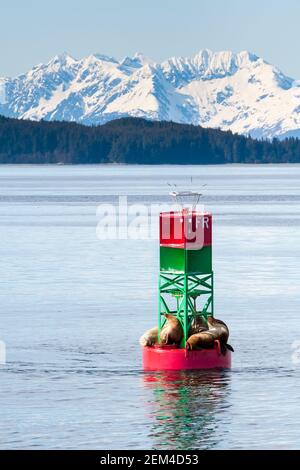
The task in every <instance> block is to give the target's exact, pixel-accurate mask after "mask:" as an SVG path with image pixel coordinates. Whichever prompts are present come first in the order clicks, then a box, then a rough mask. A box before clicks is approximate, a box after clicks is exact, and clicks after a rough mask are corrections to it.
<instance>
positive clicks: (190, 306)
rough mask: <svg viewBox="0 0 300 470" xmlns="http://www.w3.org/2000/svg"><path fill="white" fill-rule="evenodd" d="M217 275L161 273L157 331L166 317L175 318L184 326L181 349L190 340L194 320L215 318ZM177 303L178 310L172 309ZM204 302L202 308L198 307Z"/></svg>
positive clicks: (176, 308)
mask: <svg viewBox="0 0 300 470" xmlns="http://www.w3.org/2000/svg"><path fill="white" fill-rule="evenodd" d="M213 285H214V274H213V272H211V273H208V274H202V273H188V274H187V273H182V274H176V273H171V272H162V271H161V272H160V275H159V284H158V290H159V295H158V329H159V334H160V331H161V329H162V327H163V325H164V323H165V321H166V319H165V317H164V314H165V313H170V314H172V315H175V316H176V317H177V318H178V319H179V321H180V322H181V324H182V328H183V332H184V337H183V340H182V346H183V347H185V343H186V341H187V339H188V332H189V328H190V325H191V323H192V321H193V319H194V318H195V317H199V316H201V317H202V318H203V319H204V321H205V322H207V317H209V316H213V315H214V289H213ZM174 299H175V300H176V307H175V308H174V306H172V305H171V301H172V303H173V304H174ZM199 300H200V301H202V306H199V305H197V303H198V304H199V303H200V302H198V301H199Z"/></svg>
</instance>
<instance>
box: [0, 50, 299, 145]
mask: <svg viewBox="0 0 300 470" xmlns="http://www.w3.org/2000/svg"><path fill="white" fill-rule="evenodd" d="M299 83H300V81H296V80H294V79H292V78H290V77H288V76H286V75H285V74H284V73H283V72H282V71H280V70H279V69H278V68H276V67H274V66H273V65H271V64H269V63H268V62H266V61H265V60H264V59H262V58H260V57H258V56H256V55H255V54H253V53H250V52H248V51H242V52H239V53H237V54H235V53H233V52H231V51H221V52H213V51H211V50H209V49H203V50H200V51H199V52H198V53H197V54H196V55H194V56H193V57H171V58H170V59H167V60H165V61H163V62H162V63H155V62H154V61H153V60H152V59H149V58H147V57H145V56H144V55H143V54H142V53H136V54H134V55H133V56H132V57H131V56H126V57H125V58H124V59H123V60H121V61H119V60H117V59H116V58H114V57H111V56H107V55H104V54H99V53H96V54H91V55H89V56H87V57H84V58H82V59H75V58H73V57H72V56H71V55H69V54H67V53H62V54H59V55H57V56H55V57H54V58H53V59H51V60H50V61H49V62H48V63H46V64H39V65H37V66H35V67H33V68H32V69H31V70H30V71H29V72H28V73H25V74H22V75H20V76H18V77H16V78H0V114H3V115H5V116H9V117H17V118H28V119H36V120H39V119H45V120H54V119H56V120H69V121H77V122H81V123H85V124H93V125H95V124H102V123H104V122H107V121H109V120H111V119H115V118H118V117H124V116H139V117H145V118H147V119H154V120H169V121H175V122H183V123H192V124H200V125H202V126H205V127H218V128H221V129H224V130H229V129H230V130H232V131H233V132H238V133H241V134H251V135H253V136H255V137H268V138H271V137H274V136H278V137H283V136H286V135H289V136H290V135H299V134H300V85H299Z"/></svg>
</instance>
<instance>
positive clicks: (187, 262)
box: [140, 191, 233, 371]
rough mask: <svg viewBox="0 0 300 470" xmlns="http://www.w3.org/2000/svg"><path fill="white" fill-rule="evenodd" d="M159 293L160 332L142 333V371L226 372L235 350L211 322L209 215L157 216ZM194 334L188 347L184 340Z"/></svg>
mask: <svg viewBox="0 0 300 470" xmlns="http://www.w3.org/2000/svg"><path fill="white" fill-rule="evenodd" d="M171 195H172V196H175V197H176V199H177V200H178V199H179V198H184V197H185V196H194V197H196V198H197V202H198V200H199V197H200V196H201V194H199V193H195V192H186V191H185V192H173V193H171ZM158 290H159V293H158V329H157V330H154V329H153V330H150V331H152V336H151V335H149V332H146V337H147V338H148V337H149V338H150V337H151V338H150V339H149V340H148V342H147V341H146V340H145V335H143V336H142V338H141V340H140V343H141V345H142V351H143V367H144V370H146V371H153V370H187V369H212V368H230V367H231V351H232V350H233V349H232V347H231V346H230V345H227V339H228V335H224V327H221V328H218V325H225V324H224V323H223V322H221V321H219V320H214V273H213V269H212V214H211V213H207V212H204V211H197V210H196V209H195V208H194V207H193V208H192V209H191V210H189V209H187V208H184V207H182V209H181V210H178V211H173V212H162V213H161V214H160V271H159V288H158ZM225 327H226V325H225ZM172 328H174V330H172ZM226 328H227V327H226ZM219 331H220V334H219V333H218V332H219ZM153 332H154V335H153ZM202 332H203V335H201V333H202ZM204 333H205V334H204ZM195 334H196V335H197V336H196V337H195V336H194V338H192V340H191V344H192V347H191V346H190V345H189V342H188V339H189V337H192V335H195ZM147 335H148V336H147ZM153 338H155V341H154V340H153ZM198 338H199V341H197V339H198ZM203 338H208V340H207V341H203Z"/></svg>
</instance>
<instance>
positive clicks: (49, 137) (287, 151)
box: [0, 116, 300, 164]
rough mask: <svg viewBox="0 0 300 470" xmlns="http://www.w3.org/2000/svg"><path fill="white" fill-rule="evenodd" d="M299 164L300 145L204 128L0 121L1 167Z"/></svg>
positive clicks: (132, 121) (137, 122)
mask: <svg viewBox="0 0 300 470" xmlns="http://www.w3.org/2000/svg"><path fill="white" fill-rule="evenodd" d="M296 162H300V140H298V139H295V138H290V139H286V140H284V141H278V140H273V141H272V142H270V141H262V140H254V139H252V138H249V137H244V136H240V135H237V134H232V132H230V131H228V132H224V131H220V130H217V129H204V128H202V127H200V126H192V125H187V124H175V123H170V122H155V121H147V120H144V119H140V118H123V119H118V120H115V121H111V122H109V123H107V124H104V125H102V126H95V127H87V126H83V125H80V124H76V123H70V122H46V121H40V122H35V121H26V120H17V119H10V118H5V117H1V116H0V163H64V164H88V163H89V164H94V163H137V164H163V163H165V164H166V163H169V164H222V163H296Z"/></svg>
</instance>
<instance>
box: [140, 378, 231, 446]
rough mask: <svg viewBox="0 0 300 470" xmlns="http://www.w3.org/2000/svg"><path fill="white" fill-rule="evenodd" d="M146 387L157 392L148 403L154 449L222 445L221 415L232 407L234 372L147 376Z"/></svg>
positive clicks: (154, 392)
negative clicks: (231, 395)
mask: <svg viewBox="0 0 300 470" xmlns="http://www.w3.org/2000/svg"><path fill="white" fill-rule="evenodd" d="M143 384H144V386H145V387H147V388H148V389H151V391H152V392H153V395H152V397H150V400H149V401H148V403H147V411H148V414H149V418H150V419H151V420H152V422H153V425H152V428H151V434H150V437H151V438H152V439H153V448H155V449H180V450H184V449H206V448H210V449H211V448H213V447H215V446H216V445H217V444H219V441H218V440H217V438H216V436H220V435H222V433H219V432H218V433H216V430H217V429H218V426H219V421H220V420H219V418H218V415H220V414H221V413H222V411H223V410H224V409H225V408H227V407H228V406H229V402H228V400H227V395H228V392H229V384H230V372H228V371H221V370H220V371H217V370H216V371H165V372H160V373H147V374H145V375H144V376H143ZM219 439H220V438H219Z"/></svg>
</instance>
